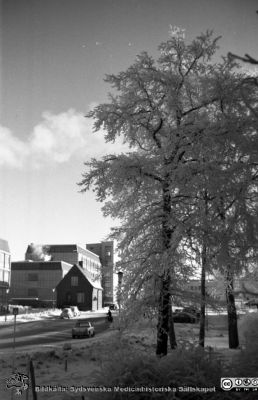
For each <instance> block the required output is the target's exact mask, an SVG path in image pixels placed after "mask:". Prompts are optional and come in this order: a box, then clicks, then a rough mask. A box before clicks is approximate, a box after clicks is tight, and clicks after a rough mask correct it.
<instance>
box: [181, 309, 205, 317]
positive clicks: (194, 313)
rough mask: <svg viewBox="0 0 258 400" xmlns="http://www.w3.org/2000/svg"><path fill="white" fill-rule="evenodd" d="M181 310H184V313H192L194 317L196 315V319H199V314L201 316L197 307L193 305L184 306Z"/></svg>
mask: <svg viewBox="0 0 258 400" xmlns="http://www.w3.org/2000/svg"><path fill="white" fill-rule="evenodd" d="M182 311H183V312H186V313H189V314H192V315H194V316H195V317H197V318H198V319H199V318H200V316H201V313H200V311H199V310H198V309H197V308H195V307H184V308H183V310H182Z"/></svg>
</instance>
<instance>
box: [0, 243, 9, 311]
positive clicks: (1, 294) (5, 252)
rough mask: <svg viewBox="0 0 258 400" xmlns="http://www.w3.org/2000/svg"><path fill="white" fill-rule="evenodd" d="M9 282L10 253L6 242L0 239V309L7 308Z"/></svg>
mask: <svg viewBox="0 0 258 400" xmlns="http://www.w3.org/2000/svg"><path fill="white" fill-rule="evenodd" d="M10 280H11V253H10V249H9V245H8V242H7V241H6V240H4V239H0V308H1V310H3V309H5V307H6V306H7V293H8V291H9V287H10Z"/></svg>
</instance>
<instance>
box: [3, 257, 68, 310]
mask: <svg viewBox="0 0 258 400" xmlns="http://www.w3.org/2000/svg"><path fill="white" fill-rule="evenodd" d="M71 268H72V265H71V264H69V263H67V262H64V261H16V262H12V263H11V270H12V285H11V288H10V292H9V298H10V299H11V298H19V299H20V298H26V299H27V298H38V299H39V300H41V301H48V302H50V303H51V301H54V300H55V297H56V294H55V287H56V285H57V284H58V283H59V282H60V280H61V279H62V278H63V277H64V276H65V275H66V274H67V273H68V271H69V270H70V269H71Z"/></svg>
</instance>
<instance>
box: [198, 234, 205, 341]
mask: <svg viewBox="0 0 258 400" xmlns="http://www.w3.org/2000/svg"><path fill="white" fill-rule="evenodd" d="M206 264H207V249H206V243H205V239H204V244H203V248H202V273H201V310H200V331H199V345H200V346H202V347H204V341H205V303H206Z"/></svg>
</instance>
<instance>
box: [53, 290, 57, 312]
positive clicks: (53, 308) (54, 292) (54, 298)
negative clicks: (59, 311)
mask: <svg viewBox="0 0 258 400" xmlns="http://www.w3.org/2000/svg"><path fill="white" fill-rule="evenodd" d="M55 291H56V289H55V288H53V289H52V308H53V310H54V308H55Z"/></svg>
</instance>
